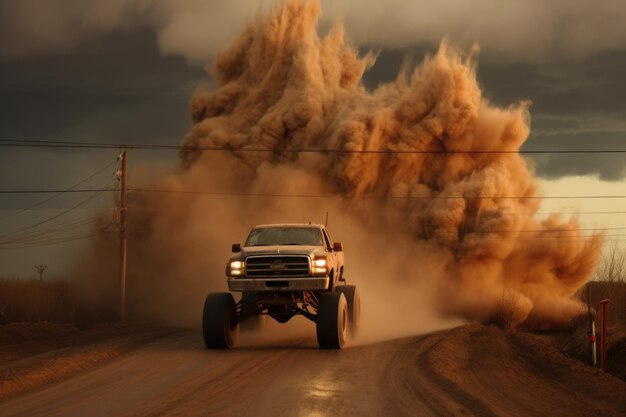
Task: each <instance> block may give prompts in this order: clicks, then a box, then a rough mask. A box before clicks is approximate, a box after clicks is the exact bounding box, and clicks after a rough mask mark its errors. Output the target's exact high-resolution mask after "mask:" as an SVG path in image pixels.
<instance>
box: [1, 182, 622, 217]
mask: <svg viewBox="0 0 626 417" xmlns="http://www.w3.org/2000/svg"><path fill="white" fill-rule="evenodd" d="M104 191H119V190H118V189H117V188H114V187H111V188H90V189H75V190H58V189H53V190H0V194H50V193H61V192H67V193H94V192H104ZM128 191H131V192H140V193H164V194H191V195H193V194H197V195H213V196H231V197H285V198H346V199H353V198H371V199H379V200H456V199H464V200H501V199H518V200H526V199H539V200H542V199H619V198H626V195H623V194H616V195H552V196H550V195H544V196H539V195H537V196H528V195H518V196H513V195H509V196H467V195H466V196H442V195H437V196H385V195H370V194H366V195H355V196H347V195H344V194H271V193H247V192H224V191H203V190H164V189H156V188H129V189H128ZM574 213H577V212H574Z"/></svg>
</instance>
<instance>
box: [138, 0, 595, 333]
mask: <svg viewBox="0 0 626 417" xmlns="http://www.w3.org/2000/svg"><path fill="white" fill-rule="evenodd" d="M319 15H320V6H319V4H318V2H317V1H305V0H287V1H284V2H282V3H280V4H279V5H276V6H274V7H273V8H271V9H270V10H269V11H268V12H267V13H265V14H263V13H259V15H258V16H257V18H256V19H254V20H253V21H252V22H250V23H249V25H248V26H247V27H246V28H245V30H244V31H243V33H242V34H241V36H240V37H239V39H238V40H237V41H236V42H235V43H234V44H233V45H231V46H230V47H229V48H228V49H225V50H223V51H222V52H221V53H220V54H219V55H218V56H217V58H216V62H215V65H214V67H213V73H212V76H213V77H214V79H216V80H217V81H218V86H217V87H216V88H214V89H211V90H200V91H197V92H196V93H195V94H194V96H193V98H192V101H191V106H190V107H191V116H192V118H193V122H194V124H193V127H192V128H191V129H190V130H189V132H188V134H187V135H186V137H185V139H184V146H183V148H182V150H181V152H180V157H181V160H182V164H181V169H180V171H179V172H176V173H173V174H171V175H169V176H167V177H165V178H161V179H159V180H157V181H156V184H157V185H158V187H159V188H166V189H168V190H170V191H190V190H203V191H210V192H215V193H220V192H221V193H230V194H231V195H206V194H205V195H194V194H182V193H179V194H176V193H163V194H158V195H155V194H149V195H148V194H144V195H136V196H134V200H133V201H132V202H131V208H130V212H131V214H130V215H131V224H132V225H133V226H134V227H136V231H135V232H133V231H132V229H131V238H130V242H131V243H129V245H130V247H131V255H130V256H129V267H130V268H131V270H130V272H129V285H131V286H132V285H135V286H136V288H134V294H136V295H135V297H136V298H137V303H138V304H139V305H143V307H144V312H145V311H147V310H150V309H153V310H154V311H159V312H161V313H162V312H163V311H165V312H169V314H171V315H179V314H181V315H182V314H183V313H182V312H183V311H186V310H189V311H190V314H191V316H193V317H194V318H196V319H197V320H199V313H198V309H199V308H200V307H199V306H200V305H201V301H198V300H201V297H203V296H204V294H205V292H206V291H207V290H211V289H225V279H224V277H223V268H224V265H225V263H226V260H227V258H228V248H229V244H230V243H232V241H237V240H241V239H242V238H243V237H244V236H245V233H246V231H247V229H249V228H250V227H251V226H252V225H254V224H255V223H259V222H284V221H308V220H313V221H318V222H323V219H324V213H325V212H326V211H329V212H330V213H331V224H330V225H329V227H330V230H331V232H332V233H333V234H334V237H335V239H337V240H342V241H344V242H345V243H346V257H347V262H348V264H347V266H346V268H347V270H348V271H350V272H349V273H348V277H349V279H352V280H353V281H352V282H353V283H356V284H357V285H361V286H362V287H363V289H364V291H365V292H366V294H364V300H363V303H364V309H367V303H368V297H369V298H370V303H371V305H376V309H377V311H378V313H376V314H377V315H378V316H379V317H382V319H381V320H383V321H384V322H386V323H388V324H387V327H394V326H395V325H396V324H397V326H405V328H406V329H407V331H419V330H420V328H419V326H418V325H417V323H420V321H421V320H422V317H423V316H424V315H428V317H429V318H431V317H432V314H431V313H430V312H431V311H433V310H434V309H436V310H438V311H439V313H443V314H444V315H452V316H459V317H463V318H467V319H472V320H481V321H484V322H490V321H496V322H497V321H506V324H507V325H510V326H516V325H525V326H528V327H533V328H549V327H558V326H564V325H567V324H568V323H569V322H570V321H571V320H572V319H573V318H574V317H576V316H577V315H578V314H579V313H580V312H581V310H582V308H581V305H580V304H579V302H578V301H576V300H575V299H574V298H573V295H574V294H575V293H576V291H577V290H578V289H579V288H580V287H581V286H582V285H583V284H584V283H585V281H586V280H587V279H588V277H589V276H590V274H591V273H592V271H593V269H594V267H595V265H596V263H597V260H598V257H599V253H600V250H601V245H602V236H600V235H592V236H585V235H584V234H583V233H582V232H581V231H580V229H579V225H578V223H577V220H576V219H575V218H572V219H563V218H561V216H559V215H558V214H554V215H552V216H550V217H548V218H547V219H545V220H539V219H537V218H536V216H535V214H536V212H537V210H538V207H539V205H540V202H541V199H540V197H541V192H540V190H539V188H538V185H537V182H536V180H535V178H534V175H533V170H532V167H531V166H530V164H529V161H527V160H526V159H525V158H523V157H522V156H521V155H520V154H519V153H518V151H519V149H520V147H521V146H522V144H523V143H524V141H525V140H526V139H527V137H528V134H529V129H530V116H529V111H528V107H529V103H527V102H521V103H517V104H513V105H511V106H510V107H508V108H498V107H496V106H494V105H492V104H491V103H489V102H488V100H486V99H485V98H483V96H482V92H481V88H480V86H479V84H478V82H477V80H476V72H475V61H476V60H475V56H476V53H475V51H472V52H471V53H469V54H467V53H463V52H462V51H459V50H457V49H455V48H453V47H451V46H450V45H448V44H447V43H446V42H445V41H444V42H442V44H441V45H440V47H439V50H438V52H437V53H436V54H434V55H432V56H427V57H426V58H425V59H424V60H423V62H422V63H421V64H420V65H418V66H417V67H414V68H409V67H404V68H402V69H401V70H400V74H399V76H398V77H397V79H396V80H395V81H394V82H392V83H388V84H384V85H381V86H379V87H378V88H377V89H375V90H374V91H368V90H367V89H366V88H365V87H364V86H363V84H362V81H361V78H362V76H363V74H364V72H365V71H367V70H368V68H370V67H371V66H372V65H373V64H374V62H375V59H376V56H375V54H373V53H367V54H365V55H361V54H359V52H358V51H357V50H356V48H354V47H352V46H351V45H349V44H348V43H347V41H346V39H345V37H344V30H343V27H342V26H341V25H336V26H335V27H333V28H332V29H331V30H330V31H329V33H328V34H327V35H326V36H325V37H322V38H320V36H319V35H318V31H317V22H318V18H319ZM198 147H203V148H205V147H206V148H221V149H226V151H208V150H199V149H197V148H198ZM311 150H315V151H311ZM232 194H237V195H232ZM250 194H253V195H250ZM271 195H282V196H283V197H273V198H272V197H270V196H271ZM284 195H299V196H301V197H297V198H296V197H292V198H290V197H284ZM329 195H332V196H339V197H329ZM133 208H135V210H134V211H133ZM133 213H134V214H133ZM133 233H134V236H133V235H132V234H133ZM133 280H134V281H133ZM131 282H135V284H130V283H131ZM129 291H130V292H131V293H133V290H132V289H131V290H129ZM376 297H383V299H382V301H381V298H376ZM384 297H386V298H384ZM375 298H376V300H374V299H375ZM189 300H193V302H190V301H189ZM141 303H143V304H141ZM146 306H151V307H150V308H147V307H146ZM364 313H365V312H364ZM372 316H374V314H372ZM433 320H435V319H433ZM390 322H391V323H392V324H389V323H390ZM400 323H409V324H402V325H401V324H400ZM410 323H413V324H410ZM364 324H366V321H364ZM380 327H381V328H382V327H385V326H382V325H381V326H380ZM435 327H436V326H435ZM421 330H426V329H425V328H422V329H421Z"/></svg>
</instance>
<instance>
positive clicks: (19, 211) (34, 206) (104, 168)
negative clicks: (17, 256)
mask: <svg viewBox="0 0 626 417" xmlns="http://www.w3.org/2000/svg"><path fill="white" fill-rule="evenodd" d="M115 162H116V161H115V160H114V161H112V162H110V163H108V164H106V165H105V166H104V167H102V168H100V169H98V170H97V171H96V172H94V173H93V174H91V175H89V176H88V177H86V178H84V179H82V180H80V181H79V182H77V183H76V184H74V185H72V186H71V187H70V188H69V189H67V190H63V191H61V192H59V193H57V194H56V195H53V196H51V197H48V198H46V199H44V200H41V201H39V202H37V203H35V204H33V205H31V206H28V207H25V208H23V209H20V210H17V211H15V212H13V213H11V214H7V215H5V216H2V217H0V220H4V219H7V218H9V217H13V216H16V215H18V214H20V213H23V212H25V211H29V210H32V209H33V208H36V207H39V206H41V205H42V204H45V203H47V202H48V201H51V200H54V199H55V198H57V197H59V196H60V195H63V194H64V193H67V192H70V191H71V190H72V189H74V188H76V187H78V186H79V185H81V184H84V183H85V182H87V181H89V180H90V179H92V178H94V177H96V176H97V175H99V174H101V173H102V172H104V171H105V170H106V169H108V168H110V167H111V166H112V165H113V164H115Z"/></svg>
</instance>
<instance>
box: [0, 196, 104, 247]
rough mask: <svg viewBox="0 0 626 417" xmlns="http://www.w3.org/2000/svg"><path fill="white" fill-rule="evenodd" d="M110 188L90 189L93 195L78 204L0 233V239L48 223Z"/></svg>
mask: <svg viewBox="0 0 626 417" xmlns="http://www.w3.org/2000/svg"><path fill="white" fill-rule="evenodd" d="M111 190H112V189H111V188H103V189H98V190H96V191H92V192H94V193H95V194H94V195H92V196H90V197H88V198H86V199H84V200H82V201H80V202H79V203H78V204H76V205H74V206H72V207H70V208H68V209H66V210H64V211H62V212H61V213H58V214H56V215H54V216H52V217H49V218H47V219H45V220H42V221H40V222H38V223H34V224H31V225H29V226H26V227H23V228H21V229H18V230H14V231H12V232H9V233H5V234H4V235H0V239H2V238H7V237H9V236H14V235H15V234H17V233H20V232H23V231H25V230H30V229H32V228H35V227H37V226H41V225H42V224H45V223H48V222H50V221H52V220H54V219H57V218H59V217H61V216H63V215H65V214H67V213H69V212H71V211H72V210H74V209H76V208H78V207H80V206H82V205H83V204H86V203H87V202H89V201H91V200H93V199H94V198H96V197H97V196H99V195H100V194H101V193H102V192H104V191H111ZM73 191H75V190H73Z"/></svg>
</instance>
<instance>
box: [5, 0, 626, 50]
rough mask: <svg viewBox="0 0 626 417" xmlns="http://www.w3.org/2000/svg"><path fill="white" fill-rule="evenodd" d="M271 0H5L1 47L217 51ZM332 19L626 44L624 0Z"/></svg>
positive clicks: (339, 12)
mask: <svg viewBox="0 0 626 417" xmlns="http://www.w3.org/2000/svg"><path fill="white" fill-rule="evenodd" d="M270 4H272V3H271V2H260V1H250V0H229V1H222V0H107V1H104V0H46V1H40V0H19V1H15V0H0V56H2V57H4V58H16V57H22V56H26V55H32V54H50V53H55V52H58V51H68V50H71V49H73V48H76V47H77V46H79V45H81V44H83V43H84V40H85V38H88V37H97V36H104V35H106V34H107V33H109V32H110V31H112V30H114V29H116V28H117V29H119V28H129V27H131V28H132V27H137V26H146V27H149V28H151V30H153V31H154V32H155V33H156V35H157V39H158V45H159V47H160V48H161V51H162V52H163V53H164V54H175V55H181V56H184V57H186V58H187V59H189V60H192V61H195V62H203V61H207V60H209V59H211V58H212V57H213V56H214V55H215V53H216V51H217V50H218V49H220V48H221V47H222V46H223V45H224V44H225V43H228V42H229V41H230V40H232V39H233V37H234V36H236V34H238V33H239V30H240V29H241V27H242V26H243V25H244V24H245V23H246V21H247V19H249V18H250V17H251V16H253V15H254V14H255V13H256V12H257V10H259V9H260V8H261V7H269V5H270ZM321 4H322V10H323V12H324V18H323V22H322V25H323V26H324V25H328V24H329V22H333V21H336V20H337V19H342V20H343V21H344V22H345V25H346V29H347V32H348V34H349V37H350V39H352V40H353V41H355V42H356V43H358V44H359V45H363V44H370V45H377V46H380V47H384V48H397V47H406V46H409V45H413V44H414V43H415V42H431V43H438V42H439V41H440V40H441V38H442V37H444V36H447V37H449V38H450V40H451V41H452V42H454V43H456V44H461V45H462V46H466V47H467V46H469V45H471V44H473V43H479V44H480V45H481V47H482V48H483V49H484V50H485V51H488V52H487V53H488V55H489V56H490V57H491V58H492V59H496V60H502V59H505V60H513V61H515V60H516V59H520V58H523V59H525V60H532V61H544V60H553V59H555V58H556V59H560V58H563V57H584V56H587V55H589V54H593V53H596V52H598V51H604V50H614V49H622V48H624V47H626V29H625V27H624V24H623V22H624V21H625V20H626V4H625V3H624V2H623V0H598V1H595V2H590V1H588V0H568V1H565V0H560V1H548V2H538V1H524V0H512V1H494V0H475V1H466V0H440V1H437V2H432V1H430V2H427V1H412V0H387V1H384V2H381V1H378V0H376V1H374V0H322V1H321Z"/></svg>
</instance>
